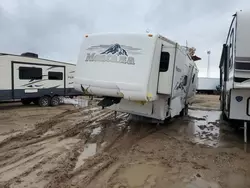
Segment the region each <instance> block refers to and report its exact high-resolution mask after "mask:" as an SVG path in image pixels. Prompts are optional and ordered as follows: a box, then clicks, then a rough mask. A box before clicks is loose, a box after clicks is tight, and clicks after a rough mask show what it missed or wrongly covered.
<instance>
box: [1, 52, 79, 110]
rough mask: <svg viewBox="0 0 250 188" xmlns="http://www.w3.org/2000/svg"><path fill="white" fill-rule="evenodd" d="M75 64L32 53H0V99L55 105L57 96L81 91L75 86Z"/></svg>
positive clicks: (73, 94) (77, 93) (75, 94)
mask: <svg viewBox="0 0 250 188" xmlns="http://www.w3.org/2000/svg"><path fill="white" fill-rule="evenodd" d="M75 68H76V66H75V64H70V63H64V62H59V61H52V60H47V59H41V58H38V55H37V54H34V53H30V52H28V53H23V54H21V55H14V54H5V53H0V80H1V82H0V101H11V100H15V99H17V100H20V99H21V101H22V103H23V104H30V103H31V102H33V103H35V104H39V105H40V106H49V105H51V106H57V105H58V104H59V102H60V101H59V97H60V96H71V97H72V96H77V95H81V93H80V92H77V91H76V90H75V89H74V87H73V86H74V85H73V79H74V74H75Z"/></svg>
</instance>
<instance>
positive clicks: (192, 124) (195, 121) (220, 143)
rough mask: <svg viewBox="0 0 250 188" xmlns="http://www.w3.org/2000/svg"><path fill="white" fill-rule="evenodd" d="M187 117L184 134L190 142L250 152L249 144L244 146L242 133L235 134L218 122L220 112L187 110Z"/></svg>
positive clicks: (225, 125)
mask: <svg viewBox="0 0 250 188" xmlns="http://www.w3.org/2000/svg"><path fill="white" fill-rule="evenodd" d="M189 117H190V119H191V120H190V121H189V123H188V127H187V128H186V133H187V134H188V136H189V137H190V140H191V141H192V142H194V143H198V144H202V145H206V146H209V147H225V148H228V147H229V148H230V147H236V148H240V149H243V150H244V151H245V152H250V144H244V134H243V131H239V132H236V131H235V130H234V129H233V128H232V127H230V126H229V125H228V124H223V123H222V122H221V121H220V118H221V111H206V110H189ZM248 135H249V133H248ZM249 136H250V135H249ZM249 136H248V137H249ZM249 138H250V137H249Z"/></svg>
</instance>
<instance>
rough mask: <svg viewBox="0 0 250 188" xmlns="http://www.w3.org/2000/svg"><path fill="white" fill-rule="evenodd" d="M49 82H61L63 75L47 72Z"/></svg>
mask: <svg viewBox="0 0 250 188" xmlns="http://www.w3.org/2000/svg"><path fill="white" fill-rule="evenodd" d="M48 76H49V80H62V79H63V73H62V72H49V75H48Z"/></svg>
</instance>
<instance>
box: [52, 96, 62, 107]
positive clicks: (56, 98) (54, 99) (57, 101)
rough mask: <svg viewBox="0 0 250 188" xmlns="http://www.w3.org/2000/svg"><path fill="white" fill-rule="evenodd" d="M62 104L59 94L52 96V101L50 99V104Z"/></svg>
mask: <svg viewBox="0 0 250 188" xmlns="http://www.w3.org/2000/svg"><path fill="white" fill-rule="evenodd" d="M59 104H60V99H59V97H58V96H54V97H52V99H51V101H50V105H51V106H58V105H59Z"/></svg>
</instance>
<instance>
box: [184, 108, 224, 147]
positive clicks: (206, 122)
mask: <svg viewBox="0 0 250 188" xmlns="http://www.w3.org/2000/svg"><path fill="white" fill-rule="evenodd" d="M220 114H221V112H220V111H201V110H189V117H191V121H190V122H189V123H188V127H187V134H188V135H189V136H190V137H191V140H192V141H193V142H195V143H198V144H203V145H207V146H212V147H216V146H218V144H219V141H220V137H219V136H220V126H219V120H220Z"/></svg>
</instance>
